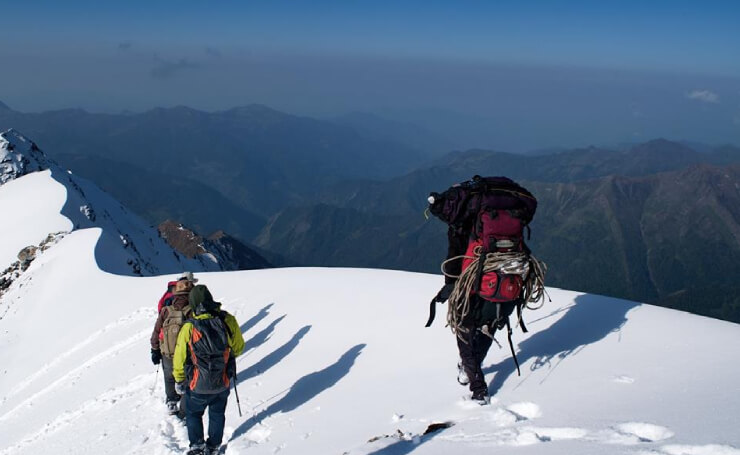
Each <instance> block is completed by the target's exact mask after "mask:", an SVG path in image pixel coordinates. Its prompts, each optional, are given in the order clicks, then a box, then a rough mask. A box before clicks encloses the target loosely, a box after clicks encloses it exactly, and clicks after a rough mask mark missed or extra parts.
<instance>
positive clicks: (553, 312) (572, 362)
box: [0, 172, 740, 455]
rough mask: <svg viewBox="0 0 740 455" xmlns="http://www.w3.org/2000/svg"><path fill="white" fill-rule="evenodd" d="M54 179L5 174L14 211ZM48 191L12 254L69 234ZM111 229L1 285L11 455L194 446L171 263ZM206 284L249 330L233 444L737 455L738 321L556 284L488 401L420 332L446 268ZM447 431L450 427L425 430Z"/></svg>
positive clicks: (8, 225)
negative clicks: (160, 357)
mask: <svg viewBox="0 0 740 455" xmlns="http://www.w3.org/2000/svg"><path fill="white" fill-rule="evenodd" d="M49 177H50V174H49V173H48V172H47V173H44V172H41V173H37V174H30V175H26V176H24V177H20V178H18V179H17V180H16V181H14V182H8V183H6V184H5V185H3V186H0V213H8V212H6V210H10V209H9V207H11V206H12V208H13V209H15V208H17V207H15V206H14V205H13V204H16V203H17V200H18V198H19V197H22V195H24V194H30V193H25V192H24V190H23V189H22V188H21V187H20V185H27V187H28V190H27V191H29V192H30V191H37V190H38V191H51V190H50V188H51V189H53V188H55V187H54V185H58V184H59V183H58V182H57V183H55V182H56V181H54V180H53V179H51V180H50V179H49ZM52 193H53V192H52ZM54 194H55V193H54ZM54 194H52V196H53V195H54ZM19 195H20V196H19ZM45 201H46V202H44V203H43V204H42V205H39V206H38V207H37V211H38V212H37V213H36V218H34V219H33V220H31V221H28V218H24V217H19V218H12V219H6V221H5V222H4V223H2V224H0V238H2V239H3V245H5V242H9V243H10V244H11V246H9V247H8V251H11V252H13V251H15V252H17V250H19V249H20V248H22V247H24V246H26V244H27V243H29V242H30V241H31V240H32V239H31V240H29V239H27V238H20V237H21V236H22V235H23V234H24V232H25V231H26V230H28V231H29V232H30V231H31V230H32V229H36V227H39V230H38V235H40V236H41V235H42V234H43V230H44V229H47V228H48V229H52V230H54V229H58V228H59V226H62V227H64V226H67V225H65V224H64V223H65V221H64V220H63V219H61V218H59V206H60V204H64V203H65V202H64V201H62V200H61V199H60V198H59V197H57V196H54V197H49V198H48V199H45ZM93 202H95V201H93ZM44 204H46V205H44ZM94 205H95V204H94ZM122 210H123V209H122ZM77 213H82V212H79V211H78V212H77ZM25 223H30V224H25ZM31 224H33V226H32V225H31ZM36 225H38V226H36ZM41 227H44V229H41ZM67 227H68V226H67ZM104 231H105V228H101V227H80V228H78V229H76V230H74V231H72V232H71V233H69V234H67V235H66V236H64V237H63V238H62V239H61V240H60V241H59V242H58V243H57V244H55V245H53V246H52V247H51V248H50V249H48V250H47V251H45V252H43V254H41V255H40V256H39V257H38V258H37V259H36V260H34V261H33V262H32V263H31V265H30V267H29V268H28V270H26V271H25V272H24V273H23V274H22V275H21V276H20V277H19V278H18V279H17V280H16V281H15V282H14V283H13V284H12V286H11V287H10V288H9V289H8V290H7V292H6V293H5V294H3V295H2V296H1V297H0V455H10V454H13V455H15V454H76V455H80V454H96V455H99V454H147V455H151V454H154V455H158V454H159V455H165V454H180V453H183V452H184V451H185V450H186V448H187V445H188V443H187V435H186V430H185V427H184V425H183V424H182V423H181V422H180V421H179V420H177V419H176V418H175V417H170V416H167V415H166V409H165V405H164V391H163V384H162V376H161V371H159V370H158V369H157V368H156V367H154V366H153V365H152V364H151V362H150V358H149V335H150V334H151V330H152V327H153V325H154V320H155V315H156V305H157V300H158V299H159V297H160V296H161V294H162V292H163V291H164V289H165V286H166V283H167V281H168V280H171V279H172V278H174V277H175V275H174V274H173V275H164V276H155V277H133V276H123V275H115V274H112V273H108V271H103V270H101V263H109V262H111V263H112V262H115V261H117V260H118V259H116V258H119V254H120V253H119V251H121V248H120V246H118V245H114V243H116V242H118V240H117V239H116V238H115V237H113V236H110V237H108V238H109V240H105V238H106V236H105V233H104ZM34 235H36V234H34ZM16 236H18V237H16ZM110 239H112V240H110ZM106 242H108V243H106ZM31 243H33V242H31ZM137 243H138V240H137ZM3 248H5V246H3ZM114 259H115V261H114ZM3 260H5V259H3ZM173 273H174V272H173ZM198 277H199V279H200V280H201V281H200V283H203V284H206V285H208V286H209V288H210V289H211V291H212V292H213V294H214V296H215V297H216V299H217V300H219V301H221V302H222V303H223V305H224V308H225V309H227V310H228V311H230V312H231V313H232V314H234V315H235V316H236V317H237V319H238V320H239V322H240V323H241V328H242V331H243V333H244V337H245V340H246V341H247V348H246V350H245V354H244V355H242V356H241V357H239V359H238V362H237V365H238V371H239V386H238V387H239V396H240V399H241V409H242V411H243V414H244V415H243V417H240V416H239V413H238V410H237V406H236V400H235V396H234V394H233V393H232V395H231V396H230V398H229V404H228V406H227V416H226V433H225V441H228V447H227V449H226V454H228V455H238V454H274V453H285V454H303V455H326V454H330V455H331V454H335V455H340V454H346V455H402V454H408V453H414V454H421V455H424V454H427V455H441V454H450V453H469V454H497V453H501V454H504V453H505V454H508V455H510V454H594V453H606V454H638V455H646V454H652V455H705V454H706V455H708V454H712V455H717V454H718V455H740V431H738V426H737V422H736V421H735V418H737V416H738V414H740V393H739V392H740V365H738V363H737V359H738V358H739V357H740V326H738V325H737V324H732V323H728V322H723V321H718V320H714V319H709V318H704V317H699V316H695V315H691V314H688V313H683V312H678V311H673V310H668V309H664V308H658V307H653V306H650V305H644V304H639V303H634V302H628V301H623V300H617V299H611V298H607V297H601V296H594V295H588V294H582V293H578V292H572V291H565V290H560V289H553V288H551V289H549V292H550V295H551V296H552V302H548V303H547V304H546V305H545V306H544V307H543V308H542V309H540V310H538V311H527V312H525V320H526V322H527V327H528V328H529V330H530V331H529V333H527V334H523V333H521V331H519V330H518V329H515V334H514V341H515V343H516V346H517V351H518V356H519V360H520V362H521V363H522V368H521V370H522V376H521V377H518V376H517V375H516V370H515V368H514V364H513V361H512V360H511V358H510V354H509V350H508V346H507V345H506V342H505V339H503V337H499V338H502V339H501V342H502V344H503V348H502V349H498V348H497V347H496V346H495V345H494V346H493V348H492V349H491V352H490V353H489V355H488V358H487V359H486V361H485V363H484V366H485V372H486V378H487V380H488V381H489V384H490V389H491V392H492V394H493V398H492V403H491V404H490V405H489V406H478V405H477V404H474V403H473V402H471V401H469V400H467V399H466V398H465V397H466V396H467V390H466V389H465V388H463V387H461V386H459V385H458V384H457V382H456V377H457V368H456V363H457V350H456V347H455V340H454V336H453V335H452V334H451V333H450V331H449V330H448V329H446V328H445V327H443V319H444V317H443V315H442V314H440V315H438V319H437V321H435V324H434V325H433V326H432V327H431V328H424V327H423V325H424V322H425V321H426V317H427V309H428V301H429V299H430V298H431V297H432V296H433V295H434V294H435V293H436V291H437V290H438V288H439V287H440V286H441V284H442V282H443V279H442V277H441V276H436V275H426V274H415V273H406V272H398V271H388V270H367V269H328V268H292V269H290V268H289V269H274V270H256V271H240V272H219V273H201V274H198ZM444 309H445V307H440V308H439V310H440V311H439V313H442V312H443V311H444ZM435 423H436V424H440V423H447V425H445V426H449V427H448V428H443V429H441V430H439V431H437V432H433V433H429V434H426V435H424V432H425V431H426V430H427V428H428V427H429V426H430V425H431V424H435Z"/></svg>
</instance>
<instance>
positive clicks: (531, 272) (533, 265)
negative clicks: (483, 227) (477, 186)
mask: <svg viewBox="0 0 740 455" xmlns="http://www.w3.org/2000/svg"><path fill="white" fill-rule="evenodd" d="M461 259H472V262H471V263H470V265H469V266H468V267H467V268H466V269H465V270H463V272H462V274H461V275H460V276H454V275H450V274H449V273H447V272H446V270H445V265H446V264H447V263H448V262H450V261H454V260H461ZM546 270H547V266H546V265H545V263H544V262H542V261H539V260H538V259H537V258H535V257H534V256H532V255H531V254H527V253H525V252H506V253H502V252H493V253H487V254H485V255H483V254H481V249H480V248H476V249H474V250H473V257H472V258H471V257H469V256H457V257H454V258H450V259H448V260H446V261H444V262H443V263H442V273H444V274H445V275H446V276H449V277H451V278H457V282H456V283H455V287H454V288H453V290H452V293H451V294H450V297H449V300H448V302H449V306H448V308H447V325H448V326H449V327H450V329H451V330H452V331H453V333H455V335H456V336H457V337H458V338H460V339H461V340H462V341H463V342H466V336H465V334H466V333H467V331H468V330H470V329H469V328H468V327H466V326H465V325H464V321H465V320H466V318H467V316H468V315H469V314H470V312H471V310H472V308H471V306H472V303H473V302H474V299H473V297H474V296H475V295H476V293H477V292H478V290H479V287H480V283H481V276H482V275H483V274H484V273H490V272H499V273H502V274H506V275H519V276H521V277H522V279H523V284H522V294H521V298H520V299H517V303H516V309H517V325H519V327H521V329H522V331H523V332H527V328H526V326H525V325H524V320H523V319H522V307H528V308H530V309H538V308H540V307H541V306H542V305H543V304H544V296H545V294H546V292H547V291H546V290H545V272H546ZM540 300H542V303H540V304H539V305H538V306H534V307H532V306H530V304H537V303H539V302H540ZM502 303H503V302H502ZM500 309H501V303H497V315H496V320H494V321H493V322H492V323H491V324H490V326H489V325H484V326H483V327H482V328H481V332H482V333H483V334H485V335H486V336H489V337H490V338H491V339H493V340H494V341H495V340H496V339H495V338H494V334H495V332H496V330H497V329H499V328H501V329H502V328H503V327H506V330H507V334H506V335H507V340H508V342H509V349H510V350H511V356H512V358H513V359H514V364H515V365H516V371H517V374H518V375H521V372H520V370H519V360H518V359H517V357H516V352H515V350H514V344H513V342H512V340H511V334H512V329H511V324H510V322H509V316H508V314H507V315H506V316H505V317H502V316H501V315H500Z"/></svg>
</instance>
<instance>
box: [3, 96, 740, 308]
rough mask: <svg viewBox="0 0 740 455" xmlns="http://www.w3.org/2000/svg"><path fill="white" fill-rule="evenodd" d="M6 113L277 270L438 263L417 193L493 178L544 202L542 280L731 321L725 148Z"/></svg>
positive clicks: (190, 118) (254, 111)
mask: <svg viewBox="0 0 740 455" xmlns="http://www.w3.org/2000/svg"><path fill="white" fill-rule="evenodd" d="M11 123H12V124H14V125H15V126H17V127H19V128H23V129H27V130H28V131H31V132H34V134H36V135H37V137H39V138H41V139H40V141H41V143H42V145H43V144H44V143H49V144H54V147H53V148H52V147H49V149H50V150H51V149H53V150H56V151H57V155H56V156H58V157H59V159H60V160H61V161H63V162H64V163H66V166H68V167H69V168H71V169H72V170H73V172H75V173H77V174H80V175H82V176H85V177H88V178H90V179H92V180H93V181H96V182H98V183H99V185H100V186H101V187H103V188H104V189H105V190H106V191H108V192H110V193H111V194H112V195H114V196H115V197H117V198H118V199H119V200H121V201H122V202H123V203H124V204H125V205H127V206H129V207H131V208H132V209H133V210H135V211H136V212H137V213H139V214H141V215H143V216H145V217H146V219H147V220H149V221H150V222H151V223H153V224H159V223H161V222H163V221H164V220H167V219H170V220H175V221H176V223H177V224H180V223H182V224H184V225H186V226H191V227H192V228H193V229H194V230H195V231H196V232H198V233H199V234H195V233H194V235H197V236H199V238H201V239H202V238H206V237H208V235H209V234H211V233H213V232H215V231H218V230H220V229H223V230H225V231H227V232H230V233H232V234H233V235H234V236H235V237H236V238H237V239H238V240H240V241H242V242H243V243H244V244H245V245H244V246H245V248H248V249H250V250H252V251H259V253H258V254H259V255H260V256H261V257H267V258H268V261H269V262H270V263H272V264H274V265H320V266H362V267H379V268H394V269H402V270H412V271H424V272H432V273H439V264H440V262H441V260H442V259H443V257H444V254H445V252H446V238H445V226H444V225H443V224H442V223H441V222H439V221H438V220H435V219H430V220H425V219H424V217H423V212H424V210H425V208H426V198H427V196H428V194H429V192H431V191H442V190H444V189H446V188H447V187H448V186H450V185H451V184H453V183H456V182H460V181H463V180H467V179H469V178H471V177H472V176H473V175H475V174H480V175H506V176H508V177H511V178H513V179H515V180H517V181H519V182H521V183H522V184H524V185H525V186H526V187H527V188H529V189H530V190H531V191H532V192H533V193H534V194H535V196H537V197H538V199H539V201H540V205H539V209H538V213H537V215H536V216H535V221H534V223H533V225H532V229H533V234H532V240H531V242H530V245H531V247H532V249H533V250H534V252H535V254H536V255H537V256H538V257H540V258H541V259H543V260H545V261H546V262H547V263H548V264H549V266H550V271H549V273H548V284H549V285H554V286H560V287H564V288H569V289H577V290H582V291H586V292H591V293H601V294H607V295H613V296H618V297H624V298H629V299H633V300H641V301H647V302H651V303H658V304H661V305H666V306H670V307H674V308H681V309H688V310H691V311H693V312H696V313H700V314H707V315H711V316H715V317H721V318H725V319H730V320H734V321H738V322H740V309H739V308H740V298H739V297H737V296H738V295H740V293H738V291H739V290H740V288H738V286H737V284H736V283H737V282H739V281H740V271H739V269H738V268H737V267H736V266H735V264H737V263H740V262H739V261H740V227H739V226H740V214H738V207H740V197H739V196H738V194H739V192H740V190H739V189H738V188H740V177H739V176H738V167H737V166H738V164H739V163H740V148H738V147H735V146H732V145H727V146H721V147H713V146H707V145H703V146H699V145H696V144H690V143H689V144H687V143H679V142H673V141H669V140H666V139H656V140H653V141H649V142H645V143H640V144H632V145H624V146H622V147H619V148H617V149H614V150H611V149H605V148H603V147H588V148H581V149H567V150H565V149H558V150H549V151H547V152H546V153H539V154H531V155H517V154H510V153H505V152H498V151H490V150H468V151H457V152H451V153H448V154H445V155H443V156H440V155H439V154H438V153H436V152H435V151H434V150H426V149H425V147H426V146H425V145H424V142H425V138H424V134H425V132H424V131H423V130H421V129H418V128H415V127H413V125H407V124H397V123H393V122H385V121H383V119H379V118H376V117H372V116H367V115H364V114H353V115H348V116H345V117H343V118H341V119H335V120H334V121H333V122H329V121H319V120H314V119H308V118H304V117H296V116H292V115H288V114H283V113H280V112H277V111H274V110H272V109H269V108H266V107H264V106H248V107H243V108H237V109H232V110H229V111H224V112H217V113H205V112H201V111H196V110H193V109H189V108H184V107H180V108H172V109H155V110H152V111H149V112H145V113H142V114H132V115H102V114H90V113H86V112H84V111H80V110H65V111H56V112H47V113H40V114H22V113H18V112H15V111H13V110H11V109H8V108H0V127H5V126H12V125H10V124H11ZM337 123H341V125H338V124H337ZM60 152H61V153H60ZM432 291H434V290H432ZM430 298H431V296H430Z"/></svg>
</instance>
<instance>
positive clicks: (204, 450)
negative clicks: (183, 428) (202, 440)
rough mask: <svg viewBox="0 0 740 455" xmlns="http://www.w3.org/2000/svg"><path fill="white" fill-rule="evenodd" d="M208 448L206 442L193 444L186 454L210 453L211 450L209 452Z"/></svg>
mask: <svg viewBox="0 0 740 455" xmlns="http://www.w3.org/2000/svg"><path fill="white" fill-rule="evenodd" d="M207 450H208V449H207V448H206V445H205V444H202V445H197V446H193V447H191V448H190V450H188V451H187V452H185V455H208V454H209V452H207Z"/></svg>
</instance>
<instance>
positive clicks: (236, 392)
mask: <svg viewBox="0 0 740 455" xmlns="http://www.w3.org/2000/svg"><path fill="white" fill-rule="evenodd" d="M234 395H236V408H237V409H238V410H239V417H241V416H242V405H241V403H240V402H239V391H238V390H237V389H236V372H234Z"/></svg>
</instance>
